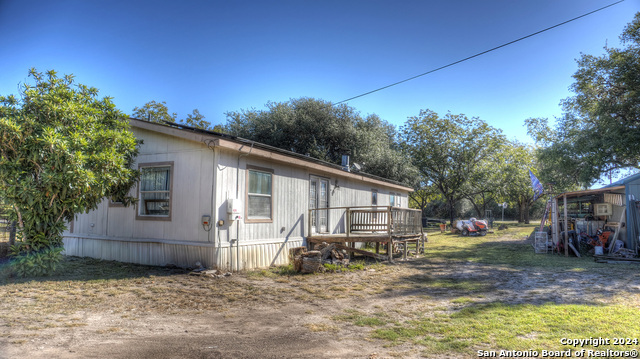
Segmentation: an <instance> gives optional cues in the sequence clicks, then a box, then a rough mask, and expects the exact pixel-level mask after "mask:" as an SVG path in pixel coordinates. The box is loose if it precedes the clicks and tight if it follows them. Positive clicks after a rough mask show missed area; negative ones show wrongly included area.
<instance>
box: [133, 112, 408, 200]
mask: <svg viewBox="0 0 640 359" xmlns="http://www.w3.org/2000/svg"><path fill="white" fill-rule="evenodd" d="M129 119H130V120H136V121H141V122H145V123H150V124H154V125H159V126H163V127H168V128H174V129H178V130H181V131H186V132H192V133H199V134H203V135H210V136H216V137H219V138H223V139H226V140H229V141H233V142H237V143H240V144H244V145H250V146H252V147H255V148H261V149H263V150H266V151H271V152H275V153H279V154H283V155H286V156H290V157H295V158H299V159H302V160H304V161H308V162H312V163H316V164H320V165H323V166H326V167H330V168H333V169H340V170H342V166H340V165H337V164H334V163H331V162H327V161H323V160H320V159H317V158H313V157H310V156H306V155H303V154H300V153H296V152H292V151H287V150H284V149H281V148H278V147H274V146H270V145H267V144H264V143H260V142H256V141H252V140H248V139H246V138H242V137H238V136H233V135H228V134H225V133H220V132H216V131H209V130H203V129H201V128H196V127H191V126H187V125H183V124H180V123H174V122H169V121H163V122H164V124H163V123H158V122H150V121H145V120H140V119H137V118H132V117H130V118H129ZM344 173H345V175H348V174H352V175H355V174H357V175H358V176H363V177H368V178H371V179H374V180H378V181H383V182H387V183H390V184H394V185H396V186H402V187H405V188H406V189H407V190H409V191H413V188H411V186H408V185H407V184H404V183H401V182H398V181H394V180H390V179H388V178H384V177H380V176H376V175H372V174H369V173H365V172H347V171H344Z"/></svg>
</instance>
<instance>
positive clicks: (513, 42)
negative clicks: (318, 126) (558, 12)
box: [334, 0, 624, 105]
mask: <svg viewBox="0 0 640 359" xmlns="http://www.w3.org/2000/svg"><path fill="white" fill-rule="evenodd" d="M621 2H624V0H620V1H617V2H614V3H612V4H609V5H607V6H603V7H601V8H599V9H596V10H593V11H591V12H588V13H586V14H583V15H580V16H578V17H574V18H573V19H570V20H567V21H564V22H561V23H559V24H556V25H553V26H551V27H548V28H546V29H543V30H540V31H537V32H534V33H532V34H529V35H527V36H523V37H521V38H518V39H516V40H513V41H509V42H507V43H504V44H502V45H500V46H496V47H494V48H491V49H489V50H485V51H482V52H479V53H477V54H475V55H472V56H469V57H465V58H464V59H462V60H458V61H455V62H451V63H449V64H447V65H444V66H440V67H438V68H436V69H433V70H429V71H427V72H424V73H421V74H419V75H415V76H413V77H409V78H407V79H404V80H402V81H398V82H394V83H392V84H390V85H387V86H383V87H380V88H377V89H375V90H372V91H369V92H365V93H363V94H360V95H357V96H354V97H350V98H348V99H346V100H342V101H340V102H336V103H334V105H339V104H341V103H345V102H349V101H351V100H355V99H357V98H360V97H364V96H367V95H370V94H372V93H375V92H378V91H382V90H384V89H388V88H389V87H393V86H396V85H400V84H401V83H405V82H407V81H411V80H414V79H417V78H418V77H422V76H425V75H428V74H431V73H434V72H436V71H440V70H442V69H446V68H447V67H451V66H453V65H457V64H459V63H461V62H465V61H467V60H471V59H473V58H476V57H478V56H481V55H484V54H487V53H489V52H491V51H495V50H498V49H500V48H503V47H505V46H509V45H511V44H515V43H516V42H519V41H522V40H524V39H528V38H530V37H532V36H536V35H538V34H541V33H543V32H545V31H549V30H551V29H554V28H556V27H559V26H562V25H565V24H568V23H570V22H572V21H575V20H578V19H580V18H583V17H585V16H589V15H591V14H594V13H596V12H598V11H602V10H604V9H606V8H608V7H611V6H614V5H617V4H620V3H621Z"/></svg>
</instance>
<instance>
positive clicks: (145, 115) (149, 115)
mask: <svg viewBox="0 0 640 359" xmlns="http://www.w3.org/2000/svg"><path fill="white" fill-rule="evenodd" d="M131 117H133V118H137V119H140V120H145V121H151V122H158V123H162V124H164V123H165V121H166V122H173V123H181V124H185V125H187V126H191V127H195V128H200V129H203V130H214V131H215V130H216V129H221V127H219V126H216V127H215V128H213V127H211V123H210V122H208V121H206V120H205V119H204V115H203V114H201V113H200V111H198V109H194V110H193V111H191V113H190V114H187V117H186V118H185V119H181V120H179V121H178V120H177V118H178V114H177V113H175V112H173V113H171V114H169V108H168V107H167V103H166V102H165V101H162V102H156V101H150V102H147V103H146V104H144V106H142V107H134V109H133V114H131Z"/></svg>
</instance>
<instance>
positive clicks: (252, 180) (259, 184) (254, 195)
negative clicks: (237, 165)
mask: <svg viewBox="0 0 640 359" xmlns="http://www.w3.org/2000/svg"><path fill="white" fill-rule="evenodd" d="M247 174H248V176H247V177H248V178H247V182H248V183H247V220H248V221H249V222H271V220H272V219H273V217H272V211H273V201H272V193H273V178H272V177H273V171H272V170H268V169H257V168H254V167H249V166H247Z"/></svg>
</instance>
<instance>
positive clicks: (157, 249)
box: [65, 129, 408, 269]
mask: <svg viewBox="0 0 640 359" xmlns="http://www.w3.org/2000/svg"><path fill="white" fill-rule="evenodd" d="M135 132H136V135H137V136H138V137H139V138H143V140H144V144H143V145H142V146H141V149H140V154H139V156H138V159H137V161H138V163H153V162H168V161H171V162H173V187H172V190H173V192H172V197H171V201H172V208H171V220H170V221H153V220H139V219H136V215H135V214H136V212H135V211H136V209H135V208H133V207H131V208H124V207H113V206H111V207H110V206H108V204H107V202H106V201H104V202H103V203H102V204H100V206H99V207H98V209H97V210H95V211H91V212H90V213H88V214H82V215H79V216H77V219H76V221H75V223H74V230H73V233H72V234H67V236H66V237H65V247H66V253H67V254H69V255H78V256H90V257H95V258H102V259H110V260H118V261H123V262H133V263H142V264H152V265H166V264H175V265H179V266H185V267H186V266H193V265H194V264H195V262H196V261H199V262H201V263H202V264H203V265H206V266H209V267H219V268H223V269H248V268H257V267H266V266H269V265H282V264H286V263H287V262H288V253H289V248H292V247H297V246H301V245H304V237H305V236H306V235H307V225H308V218H307V217H308V209H309V179H310V176H318V177H322V178H326V179H328V180H329V189H328V190H329V206H330V207H345V206H369V205H371V191H372V189H376V190H378V205H380V206H386V205H388V204H389V192H393V193H396V194H398V193H400V191H398V190H397V189H392V188H385V187H384V186H375V185H371V184H369V183H366V182H363V181H360V180H357V179H354V178H347V177H341V176H340V177H336V175H327V173H324V172H322V171H321V170H317V171H310V170H308V169H305V168H300V167H296V166H293V165H291V164H288V163H281V162H275V161H270V160H267V159H264V158H262V157H257V156H253V155H251V154H248V155H247V154H246V152H243V154H241V153H240V152H237V151H232V150H227V149H222V148H216V149H215V154H214V152H213V151H211V150H210V149H209V148H208V147H207V146H206V145H205V144H203V143H197V142H192V141H188V140H183V139H179V138H176V137H173V136H168V135H163V134H159V133H156V132H152V131H148V130H141V129H136V130H135ZM243 151H248V148H245V149H243ZM238 164H239V166H238ZM247 165H250V166H257V167H261V168H266V169H270V170H272V171H273V178H272V180H273V192H272V201H273V211H272V216H273V220H272V221H271V222H269V223H247V222H246V221H245V219H244V218H243V219H242V220H238V221H229V218H228V214H227V199H230V198H236V194H237V198H239V199H240V200H241V201H242V203H243V210H244V212H245V213H246V174H247V171H246V168H247ZM214 168H215V170H214ZM214 172H215V176H214ZM336 181H337V184H338V186H336ZM214 186H215V193H214V200H213V202H212V201H211V199H212V187H214ZM132 193H134V194H137V188H136V189H133V190H132ZM401 196H402V202H401V205H402V207H407V203H408V201H407V199H406V198H407V193H406V192H403V193H401ZM212 208H213V210H212ZM212 212H213V213H212ZM245 213H243V217H244V216H245ZM202 215H211V222H212V225H213V228H212V229H211V231H210V232H207V231H205V230H204V229H203V227H202V225H201V217H202ZM218 220H223V221H224V224H223V225H222V226H220V227H218V226H217V225H216V222H217V221H218ZM92 223H93V226H91V224H92ZM328 224H329V227H328V228H329V230H330V231H332V232H343V231H344V212H343V211H337V210H336V211H331V212H330V216H329V223H328ZM235 240H238V243H239V247H240V252H239V253H238V251H237V243H236V242H235Z"/></svg>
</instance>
